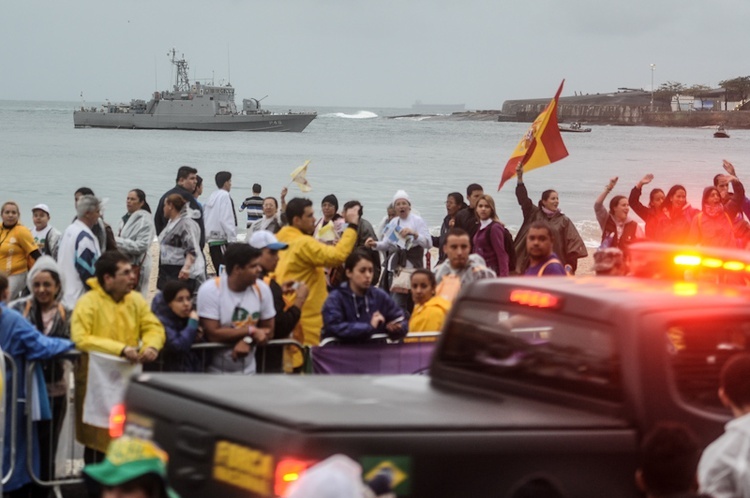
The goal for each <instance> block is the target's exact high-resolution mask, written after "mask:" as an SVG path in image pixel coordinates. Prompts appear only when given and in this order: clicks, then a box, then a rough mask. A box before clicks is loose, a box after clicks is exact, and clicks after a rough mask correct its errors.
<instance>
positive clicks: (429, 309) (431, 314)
mask: <svg viewBox="0 0 750 498" xmlns="http://www.w3.org/2000/svg"><path fill="white" fill-rule="evenodd" d="M450 309H451V303H450V301H448V300H446V299H443V298H442V297H440V296H434V297H432V298H430V299H429V300H428V301H427V302H426V303H424V304H421V305H420V304H417V305H415V306H414V312H413V313H412V314H411V318H410V319H409V332H440V331H442V330H443V321H445V316H446V315H447V314H448V311H450Z"/></svg>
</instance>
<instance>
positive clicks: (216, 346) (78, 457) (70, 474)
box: [2, 339, 309, 495]
mask: <svg viewBox="0 0 750 498" xmlns="http://www.w3.org/2000/svg"><path fill="white" fill-rule="evenodd" d="M284 347H292V348H295V349H298V350H299V351H301V352H302V354H303V357H304V358H305V361H306V362H307V361H308V358H309V348H306V347H304V346H303V345H302V344H300V343H299V342H297V341H295V340H293V339H274V340H272V341H269V342H268V344H267V345H264V346H260V347H259V348H258V349H259V350H261V351H266V350H267V348H284ZM227 349H231V346H228V345H227V344H224V343H198V344H194V345H193V346H192V347H191V350H193V351H195V352H198V353H199V354H200V355H201V361H202V363H203V365H207V364H208V362H207V360H208V358H210V357H211V355H212V354H213V353H215V352H216V351H220V350H227ZM81 354H82V353H81V352H80V351H77V350H72V351H69V352H67V353H64V354H62V355H58V356H56V357H54V358H52V359H50V360H45V361H47V362H51V363H49V364H48V365H50V366H51V367H52V368H53V369H54V368H58V361H59V360H61V359H65V360H69V361H71V362H72V363H73V366H74V368H73V371H74V370H75V368H77V366H78V363H79V360H80V357H81ZM4 356H5V361H6V363H7V364H8V365H9V366H10V369H11V372H12V382H11V384H10V385H11V386H12V388H11V391H10V392H11V394H10V396H11V404H10V406H11V413H10V423H11V441H10V458H11V461H10V468H9V470H8V473H7V474H6V475H4V476H3V480H2V482H3V483H6V482H8V481H9V480H10V478H11V476H12V475H13V471H14V469H15V467H14V462H15V457H16V453H17V451H16V440H17V438H16V434H17V427H16V426H17V408H18V389H17V384H16V382H15V379H16V375H17V367H16V364H15V362H14V361H13V358H12V357H11V356H10V355H8V354H6V353H4ZM37 363H39V362H37V361H29V362H28V363H27V366H26V392H27V393H31V392H33V391H32V385H33V382H34V369H35V368H36V365H37ZM156 364H157V369H156V371H163V369H162V368H161V367H163V364H161V365H160V364H159V362H158V361H157V362H156ZM72 373H73V372H72V371H71V372H69V375H71V376H72ZM258 373H260V374H263V373H264V372H258ZM66 381H67V382H66V386H67V391H66V393H65V396H66V399H67V400H68V402H67V407H68V410H67V411H68V414H67V416H68V417H74V411H75V410H74V406H75V404H74V403H73V399H74V398H75V382H73V381H72V378H68V379H66ZM6 385H8V384H6ZM28 396H29V395H28V394H27V399H28ZM71 407H72V408H73V409H72V410H71V409H70V408H71ZM50 408H52V403H50ZM24 413H25V415H26V427H24V428H23V430H25V431H26V445H27V446H26V469H27V471H28V473H29V476H30V477H31V479H32V481H33V482H34V483H36V484H38V485H40V486H45V487H50V488H55V491H56V493H57V488H58V487H59V486H63V485H71V484H79V483H82V482H83V479H82V478H81V477H80V470H81V468H82V467H83V453H82V446H80V444H79V443H77V441H76V439H75V422H74V420H75V419H73V420H70V419H68V421H67V424H68V425H69V429H70V430H71V431H72V432H70V433H69V437H70V438H71V439H69V440H68V441H66V443H68V446H69V449H70V451H69V452H68V454H67V455H65V459H64V460H65V470H64V472H60V471H58V470H56V468H55V465H53V462H55V459H56V456H55V454H54V453H52V454H51V459H52V460H51V461H47V462H44V461H41V459H40V462H39V464H40V469H42V468H44V467H43V466H46V467H47V468H48V469H49V470H50V475H51V476H52V477H53V478H52V479H49V480H44V479H42V477H41V476H39V475H37V473H36V472H35V471H34V460H33V459H34V452H33V441H34V438H33V435H34V425H33V424H34V421H33V420H32V416H31V403H28V402H27V403H25V412H24ZM53 419H54V414H53ZM54 436H55V433H54V430H53V431H52V432H51V437H54ZM41 443H42V441H40V444H41ZM48 443H49V444H50V445H52V443H53V441H51V440H50V441H48ZM59 443H60V441H58V444H59ZM77 448H78V450H79V451H77ZM55 453H56V452H55ZM60 473H62V477H60V478H57V477H55V476H56V475H57V474H60ZM58 495H59V493H58Z"/></svg>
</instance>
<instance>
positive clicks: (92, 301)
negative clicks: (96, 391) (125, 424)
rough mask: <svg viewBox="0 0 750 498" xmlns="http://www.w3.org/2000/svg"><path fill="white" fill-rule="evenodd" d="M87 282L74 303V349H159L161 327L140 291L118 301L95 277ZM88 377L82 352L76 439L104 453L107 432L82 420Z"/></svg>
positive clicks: (162, 338)
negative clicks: (89, 288) (88, 288)
mask: <svg viewBox="0 0 750 498" xmlns="http://www.w3.org/2000/svg"><path fill="white" fill-rule="evenodd" d="M86 283H87V284H88V285H89V287H91V290H90V291H89V292H87V293H86V294H84V295H83V296H82V297H81V299H79V300H78V303H76V307H75V309H74V310H73V317H72V319H71V323H70V338H71V339H72V341H73V342H74V343H75V344H76V348H78V349H80V350H81V351H83V352H84V353H88V352H90V351H98V352H101V353H106V354H111V355H113V356H120V353H121V352H122V350H123V349H124V348H125V346H132V347H134V348H138V347H140V349H139V351H142V350H145V349H146V348H149V347H152V348H155V349H156V350H157V351H158V350H161V348H162V347H163V346H164V342H165V340H166V336H165V333H164V326H163V325H162V324H161V322H160V321H159V319H158V318H156V315H154V314H153V313H152V312H151V308H150V307H149V305H148V303H147V302H146V300H145V299H144V298H143V296H142V295H141V294H140V293H138V292H130V293H128V294H127V295H126V296H125V297H124V298H123V299H122V301H120V302H119V303H118V302H115V301H114V300H113V299H112V297H111V296H110V295H109V294H107V293H106V292H105V291H104V289H102V287H101V286H100V285H99V281H98V280H97V279H96V278H90V279H88V280H87V281H86ZM87 376H88V355H87V354H84V355H82V357H81V365H80V368H78V370H77V371H76V434H77V439H78V441H79V442H80V443H81V444H83V445H85V446H87V447H89V448H93V449H95V450H97V451H101V452H106V451H107V446H108V445H109V441H110V438H109V431H108V430H107V429H101V428H99V427H94V426H91V425H88V424H84V423H83V400H84V397H85V396H86V379H87Z"/></svg>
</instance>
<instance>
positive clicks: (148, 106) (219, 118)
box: [73, 49, 317, 132]
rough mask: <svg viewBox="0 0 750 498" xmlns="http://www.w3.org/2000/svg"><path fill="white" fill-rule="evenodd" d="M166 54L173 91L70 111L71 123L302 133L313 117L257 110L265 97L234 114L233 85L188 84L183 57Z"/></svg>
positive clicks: (245, 103) (245, 104)
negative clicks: (173, 69) (172, 71)
mask: <svg viewBox="0 0 750 498" xmlns="http://www.w3.org/2000/svg"><path fill="white" fill-rule="evenodd" d="M167 55H168V56H171V61H172V64H174V65H175V67H176V68H177V71H176V78H175V85H174V87H173V88H172V90H167V91H165V92H154V94H153V96H152V98H151V99H150V100H149V101H148V102H146V101H145V100H140V99H133V100H131V101H130V103H129V104H111V103H110V102H107V103H106V104H104V105H102V106H101V108H99V109H97V108H95V107H91V108H86V107H85V106H81V108H80V110H78V111H75V112H73V125H74V126H75V127H76V128H124V129H133V130H196V131H292V132H301V131H302V130H304V129H305V128H306V127H307V125H309V124H310V123H311V122H312V120H313V119H315V118H316V117H317V114H316V113H314V112H292V111H289V112H287V113H276V112H270V111H267V110H264V109H261V105H260V101H261V100H263V99H260V100H258V99H244V100H243V101H242V104H243V105H242V110H238V109H237V106H236V105H235V103H234V88H233V87H232V85H230V84H229V83H227V84H225V85H214V84H213V81H212V82H211V83H210V84H207V83H205V82H200V81H192V82H191V81H190V80H189V79H188V63H187V61H186V60H185V59H184V56H183V58H177V51H176V50H175V49H172V50H171V51H170V52H169V53H167ZM81 96H83V94H81ZM264 98H265V97H264Z"/></svg>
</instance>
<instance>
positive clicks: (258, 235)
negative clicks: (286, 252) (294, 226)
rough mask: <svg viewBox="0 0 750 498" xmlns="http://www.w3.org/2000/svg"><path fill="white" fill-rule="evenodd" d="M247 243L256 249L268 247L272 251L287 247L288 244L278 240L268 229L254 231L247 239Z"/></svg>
mask: <svg viewBox="0 0 750 498" xmlns="http://www.w3.org/2000/svg"><path fill="white" fill-rule="evenodd" d="M247 243H248V244H250V245H251V246H253V247H254V248H256V249H265V248H268V249H271V250H272V251H278V250H280V249H286V248H287V247H289V244H284V243H283V242H279V239H277V238H276V236H275V235H274V234H272V233H271V232H269V231H268V230H258V231H257V232H254V233H253V234H252V235H251V236H250V238H249V239H248V241H247Z"/></svg>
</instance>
